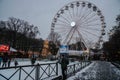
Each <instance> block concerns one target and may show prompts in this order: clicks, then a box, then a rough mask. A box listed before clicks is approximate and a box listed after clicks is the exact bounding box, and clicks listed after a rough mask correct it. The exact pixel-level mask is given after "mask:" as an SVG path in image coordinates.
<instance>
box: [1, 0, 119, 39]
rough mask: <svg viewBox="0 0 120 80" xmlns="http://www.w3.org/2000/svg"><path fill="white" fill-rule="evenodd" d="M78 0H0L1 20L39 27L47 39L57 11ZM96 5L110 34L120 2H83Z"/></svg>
mask: <svg viewBox="0 0 120 80" xmlns="http://www.w3.org/2000/svg"><path fill="white" fill-rule="evenodd" d="M72 1H76V0H0V20H8V18H9V17H15V18H19V19H22V20H25V21H28V22H29V23H30V24H33V25H35V26H38V27H39V31H40V33H41V35H40V37H41V38H43V39H46V38H47V37H48V35H49V33H50V28H51V22H52V19H53V18H54V16H55V14H56V13H57V11H58V10H59V9H60V8H62V7H63V6H65V5H66V4H68V3H70V2H72ZM83 1H89V2H91V3H93V4H95V5H96V6H97V7H98V8H99V9H100V10H101V11H102V13H103V15H104V17H105V22H106V24H107V28H106V31H107V32H108V31H109V30H110V29H111V28H112V26H114V25H115V18H116V17H117V15H118V14H120V0H83Z"/></svg>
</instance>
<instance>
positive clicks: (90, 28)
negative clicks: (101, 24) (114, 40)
mask: <svg viewBox="0 0 120 80" xmlns="http://www.w3.org/2000/svg"><path fill="white" fill-rule="evenodd" d="M87 26H89V25H87ZM81 28H83V29H89V30H95V31H101V30H100V29H96V28H92V27H81Z"/></svg>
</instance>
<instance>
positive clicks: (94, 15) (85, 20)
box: [82, 14, 96, 24]
mask: <svg viewBox="0 0 120 80" xmlns="http://www.w3.org/2000/svg"><path fill="white" fill-rule="evenodd" d="M94 17H96V14H92V15H91V16H90V17H88V18H86V19H84V20H83V21H82V24H83V23H85V22H86V23H87V21H89V20H91V19H93V18H94Z"/></svg>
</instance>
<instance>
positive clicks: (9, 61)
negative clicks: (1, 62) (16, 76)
mask: <svg viewBox="0 0 120 80" xmlns="http://www.w3.org/2000/svg"><path fill="white" fill-rule="evenodd" d="M10 63H11V57H10V56H9V60H8V67H10Z"/></svg>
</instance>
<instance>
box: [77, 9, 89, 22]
mask: <svg viewBox="0 0 120 80" xmlns="http://www.w3.org/2000/svg"><path fill="white" fill-rule="evenodd" d="M86 11H88V8H86V7H85V9H84V12H83V13H82V12H81V17H80V16H79V19H78V21H81V19H82V18H84V16H85V14H86Z"/></svg>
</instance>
